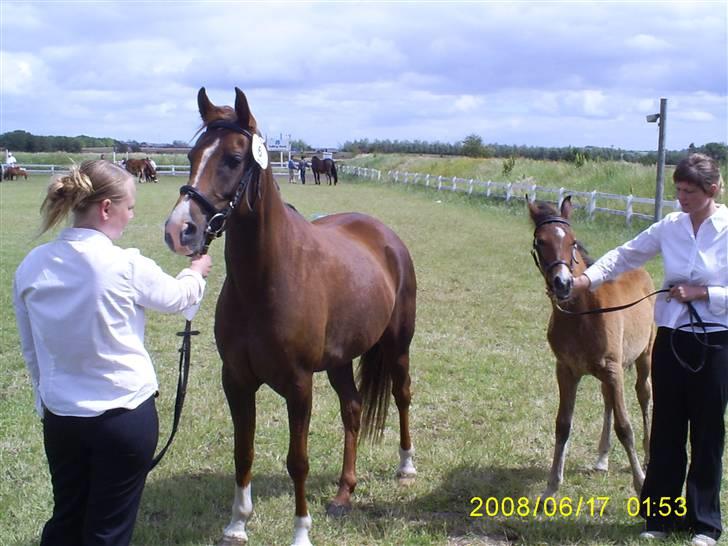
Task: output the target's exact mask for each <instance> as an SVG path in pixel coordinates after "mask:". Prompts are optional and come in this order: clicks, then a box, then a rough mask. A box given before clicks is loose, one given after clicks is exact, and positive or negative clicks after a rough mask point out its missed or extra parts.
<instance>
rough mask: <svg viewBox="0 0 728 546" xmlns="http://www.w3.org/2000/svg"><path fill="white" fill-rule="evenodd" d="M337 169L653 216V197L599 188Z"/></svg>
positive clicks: (591, 212)
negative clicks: (585, 188) (623, 193)
mask: <svg viewBox="0 0 728 546" xmlns="http://www.w3.org/2000/svg"><path fill="white" fill-rule="evenodd" d="M339 172H341V173H344V174H348V175H350V176H354V177H360V178H368V179H370V180H377V181H380V182H394V183H399V184H412V185H415V186H424V187H429V188H433V189H436V190H437V191H452V192H459V193H466V194H468V195H474V196H482V197H486V198H492V199H502V200H505V201H511V200H512V199H517V200H522V201H525V200H526V199H528V200H529V201H531V202H533V201H535V200H536V199H537V198H538V199H541V200H543V201H551V202H554V203H557V205H558V206H560V205H561V201H562V200H563V199H564V197H566V196H567V195H570V196H571V199H572V202H573V203H574V206H576V207H577V208H581V209H584V210H585V211H586V214H587V217H588V218H589V219H590V220H591V219H593V218H594V216H595V214H596V213H604V214H611V215H619V216H624V217H625V219H626V222H627V225H631V223H632V219H634V218H640V219H643V220H650V221H651V220H653V219H654V208H655V200H654V199H652V198H650V197H635V196H634V195H620V194H615V193H605V192H599V191H596V190H594V191H591V192H584V191H576V190H569V189H567V188H563V187H561V188H550V187H546V186H540V185H538V184H536V183H535V181H534V180H533V179H532V178H526V179H524V180H520V181H518V182H496V181H493V180H485V181H484V180H478V179H475V178H469V179H468V178H458V177H456V176H452V177H448V176H435V175H430V174H421V173H410V172H400V171H387V172H386V173H383V172H382V171H380V170H378V169H369V168H366V167H356V166H354V165H340V166H339ZM662 208H663V211H665V212H669V210H666V209H672V210H680V204H679V203H678V202H677V201H666V200H663V201H662Z"/></svg>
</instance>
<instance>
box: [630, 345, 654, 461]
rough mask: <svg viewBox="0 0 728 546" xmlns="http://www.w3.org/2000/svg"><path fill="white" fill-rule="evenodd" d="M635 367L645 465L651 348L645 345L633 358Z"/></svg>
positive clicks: (647, 443) (647, 446) (650, 398)
mask: <svg viewBox="0 0 728 546" xmlns="http://www.w3.org/2000/svg"><path fill="white" fill-rule="evenodd" d="M635 368H637V380H636V381H635V385H634V389H635V391H636V392H637V400H638V401H639V403H640V410H641V411H642V431H643V436H642V448H643V449H644V453H645V459H644V460H645V466H647V463H648V461H649V460H650V426H651V425H650V402H651V400H652V382H651V381H650V370H651V369H652V348H651V347H647V349H645V352H643V353H642V354H641V355H640V356H638V357H637V360H635Z"/></svg>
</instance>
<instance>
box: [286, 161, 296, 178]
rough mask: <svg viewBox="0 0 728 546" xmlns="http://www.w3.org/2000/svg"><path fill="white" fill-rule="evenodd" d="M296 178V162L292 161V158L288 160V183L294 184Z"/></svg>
mask: <svg viewBox="0 0 728 546" xmlns="http://www.w3.org/2000/svg"><path fill="white" fill-rule="evenodd" d="M295 177H296V162H295V161H293V158H292V157H289V158H288V183H289V184H294V183H295Z"/></svg>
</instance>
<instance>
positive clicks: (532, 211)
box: [526, 195, 538, 220]
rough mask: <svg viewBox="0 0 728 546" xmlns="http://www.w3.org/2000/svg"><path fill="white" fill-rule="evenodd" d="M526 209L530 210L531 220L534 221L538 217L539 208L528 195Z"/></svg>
mask: <svg viewBox="0 0 728 546" xmlns="http://www.w3.org/2000/svg"><path fill="white" fill-rule="evenodd" d="M526 208H528V213H529V214H530V215H531V219H532V220H533V219H534V218H536V216H537V215H538V207H537V206H536V205H535V204H534V203H533V201H531V200H530V199H529V198H528V195H526Z"/></svg>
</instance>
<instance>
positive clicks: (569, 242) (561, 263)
mask: <svg viewBox="0 0 728 546" xmlns="http://www.w3.org/2000/svg"><path fill="white" fill-rule="evenodd" d="M572 208H573V206H572V204H571V197H570V196H569V197H566V198H565V199H564V200H563V202H562V203H561V212H560V213H559V212H557V211H556V209H555V208H554V207H552V206H551V205H549V204H548V203H544V202H540V201H539V202H536V203H529V204H528V210H529V213H530V215H531V220H533V223H534V226H535V229H534V231H533V249H532V250H531V254H532V255H533V259H534V261H535V262H536V266H537V267H538V269H539V271H540V272H541V274H542V275H543V277H544V279H545V280H546V286H547V288H548V289H549V291H550V292H551V293H552V294H553V295H554V296H556V297H557V298H558V299H559V300H565V299H568V298H569V296H570V295H571V288H572V286H573V274H574V265H575V264H578V263H579V260H578V250H579V249H580V245H579V243H578V242H577V240H576V239H575V238H574V233H573V231H572V230H571V224H570V223H569V216H570V215H571V210H572Z"/></svg>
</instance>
